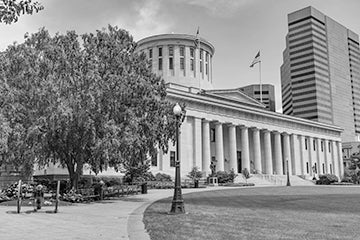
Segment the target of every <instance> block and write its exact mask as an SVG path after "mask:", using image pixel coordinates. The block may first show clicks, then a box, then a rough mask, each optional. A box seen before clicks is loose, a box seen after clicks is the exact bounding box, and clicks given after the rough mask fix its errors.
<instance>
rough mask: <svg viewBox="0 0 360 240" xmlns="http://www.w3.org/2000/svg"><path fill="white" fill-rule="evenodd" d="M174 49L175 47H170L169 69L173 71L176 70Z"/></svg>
mask: <svg viewBox="0 0 360 240" xmlns="http://www.w3.org/2000/svg"><path fill="white" fill-rule="evenodd" d="M173 57H174V47H173V46H169V69H170V70H173V69H174V58H173Z"/></svg>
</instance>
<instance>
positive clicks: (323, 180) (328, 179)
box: [316, 174, 339, 185]
mask: <svg viewBox="0 0 360 240" xmlns="http://www.w3.org/2000/svg"><path fill="white" fill-rule="evenodd" d="M338 181H339V179H338V177H337V176H336V175H334V174H324V175H320V176H319V180H317V181H316V184H320V185H330V184H331V183H335V182H338Z"/></svg>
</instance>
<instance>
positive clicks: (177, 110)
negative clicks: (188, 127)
mask: <svg viewBox="0 0 360 240" xmlns="http://www.w3.org/2000/svg"><path fill="white" fill-rule="evenodd" d="M181 112H182V109H181V107H180V105H179V104H178V103H176V104H175V106H174V108H173V113H174V115H175V116H176V117H180V115H181Z"/></svg>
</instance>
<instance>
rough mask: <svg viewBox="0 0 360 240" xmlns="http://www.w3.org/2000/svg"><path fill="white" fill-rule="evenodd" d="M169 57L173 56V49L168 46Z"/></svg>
mask: <svg viewBox="0 0 360 240" xmlns="http://www.w3.org/2000/svg"><path fill="white" fill-rule="evenodd" d="M169 56H171V57H172V56H174V47H173V46H169Z"/></svg>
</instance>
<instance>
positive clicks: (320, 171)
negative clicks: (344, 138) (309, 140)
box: [316, 138, 323, 175]
mask: <svg viewBox="0 0 360 240" xmlns="http://www.w3.org/2000/svg"><path fill="white" fill-rule="evenodd" d="M316 160H317V164H318V166H319V167H318V174H319V175H320V174H323V169H322V161H321V139H320V138H316Z"/></svg>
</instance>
